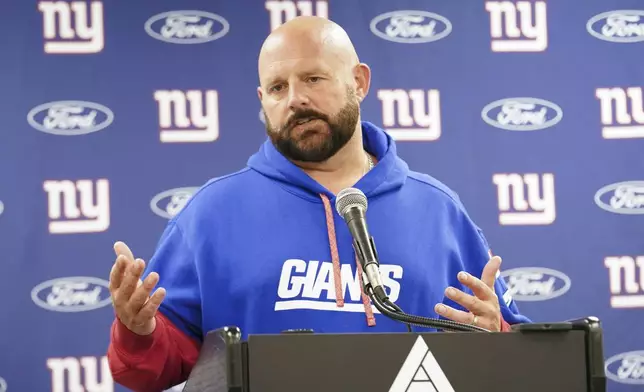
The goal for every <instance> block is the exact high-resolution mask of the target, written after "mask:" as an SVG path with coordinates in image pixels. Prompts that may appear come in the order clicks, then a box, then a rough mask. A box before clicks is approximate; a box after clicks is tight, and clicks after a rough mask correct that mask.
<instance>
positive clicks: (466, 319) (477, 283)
mask: <svg viewBox="0 0 644 392" xmlns="http://www.w3.org/2000/svg"><path fill="white" fill-rule="evenodd" d="M500 266H501V258H500V257H499V256H494V257H492V258H491V259H490V260H489V261H488V262H487V264H486V265H485V268H483V273H482V274H481V279H478V278H476V277H475V276H472V275H470V274H468V273H467V272H464V271H462V272H459V274H458V280H459V281H460V282H461V283H462V284H463V285H465V286H467V287H469V288H470V289H471V290H472V293H474V295H470V294H466V293H464V292H463V291H461V290H458V289H456V288H454V287H448V288H447V289H446V290H445V296H446V297H447V298H449V299H451V300H452V301H454V302H456V303H457V304H459V305H461V306H463V307H464V308H465V309H467V310H469V311H470V312H469V313H467V312H463V311H461V310H456V309H454V308H452V307H450V306H447V305H444V304H437V305H436V307H435V308H434V309H435V310H436V312H437V313H438V314H440V315H441V316H443V317H445V318H447V319H450V320H453V321H456V322H459V323H463V324H471V325H476V326H477V327H481V328H485V329H487V330H488V331H493V332H498V331H500V330H501V307H500V305H499V298H498V296H497V295H496V292H495V291H494V281H495V280H496V274H497V272H498V271H499V268H500Z"/></svg>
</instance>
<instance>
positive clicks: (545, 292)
mask: <svg viewBox="0 0 644 392" xmlns="http://www.w3.org/2000/svg"><path fill="white" fill-rule="evenodd" d="M501 277H502V278H503V280H504V281H505V284H506V285H507V286H508V292H509V294H510V295H511V296H512V297H513V298H514V299H515V300H516V301H545V300H549V299H553V298H556V297H559V296H562V295H564V294H565V293H566V292H567V291H568V290H570V285H571V281H570V278H569V277H568V276H566V275H565V274H564V273H562V272H559V271H556V270H553V269H549V268H540V267H526V268H513V269H508V270H505V271H502V272H501Z"/></svg>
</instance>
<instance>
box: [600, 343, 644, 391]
mask: <svg viewBox="0 0 644 392" xmlns="http://www.w3.org/2000/svg"><path fill="white" fill-rule="evenodd" d="M604 371H605V372H606V377H608V378H609V379H610V380H613V381H615V382H618V383H622V384H644V351H629V352H625V353H621V354H617V355H614V356H612V357H610V358H608V359H607V360H606V362H605V364H604Z"/></svg>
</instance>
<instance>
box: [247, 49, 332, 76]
mask: <svg viewBox="0 0 644 392" xmlns="http://www.w3.org/2000/svg"><path fill="white" fill-rule="evenodd" d="M334 67H337V64H334V62H333V58H332V57H330V56H328V55H324V53H322V51H320V50H314V51H310V52H308V53H297V52H296V51H292V52H290V53H289V52H286V51H285V52H283V53H282V54H275V55H270V54H269V55H268V56H266V57H265V58H264V59H263V61H262V62H261V63H260V68H259V73H260V78H261V79H262V81H264V80H269V79H275V78H286V77H288V76H289V75H291V74H295V75H301V74H307V73H315V72H326V73H330V72H333V68H334Z"/></svg>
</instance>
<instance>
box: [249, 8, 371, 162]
mask: <svg viewBox="0 0 644 392" xmlns="http://www.w3.org/2000/svg"><path fill="white" fill-rule="evenodd" d="M258 72H259V81H260V86H259V87H258V88H257V95H258V97H259V99H260V101H261V103H262V109H263V111H264V118H265V122H266V130H267V132H268V135H269V136H270V137H271V139H272V140H273V143H274V144H275V146H276V147H277V148H278V150H279V151H281V152H282V153H283V154H284V155H285V156H287V157H289V158H291V159H293V160H297V161H307V162H322V161H324V160H326V159H328V158H329V157H331V156H333V155H334V154H335V153H337V152H338V151H339V150H340V149H341V148H342V147H344V146H345V145H346V144H347V143H348V142H349V140H351V139H352V138H354V137H353V136H354V134H355V131H356V129H360V124H359V119H360V102H361V101H362V99H363V98H364V96H365V95H366V94H367V90H368V88H369V81H370V71H369V67H367V66H366V65H365V64H361V63H360V62H359V61H358V55H357V54H356V51H355V49H354V48H353V44H352V43H351V40H350V39H349V36H348V35H347V33H346V32H345V31H344V30H343V29H342V28H341V27H340V26H338V25H337V24H336V23H333V22H332V21H330V20H328V19H325V18H320V17H314V16H301V17H298V18H295V19H292V20H290V21H289V22H287V23H285V24H283V25H281V26H280V27H279V28H277V29H275V30H274V31H273V32H272V33H271V34H270V35H269V36H268V37H267V38H266V40H265V41H264V44H263V45H262V49H261V51H260V53H259V59H258ZM355 139H356V140H361V139H359V135H358V136H356V137H355Z"/></svg>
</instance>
